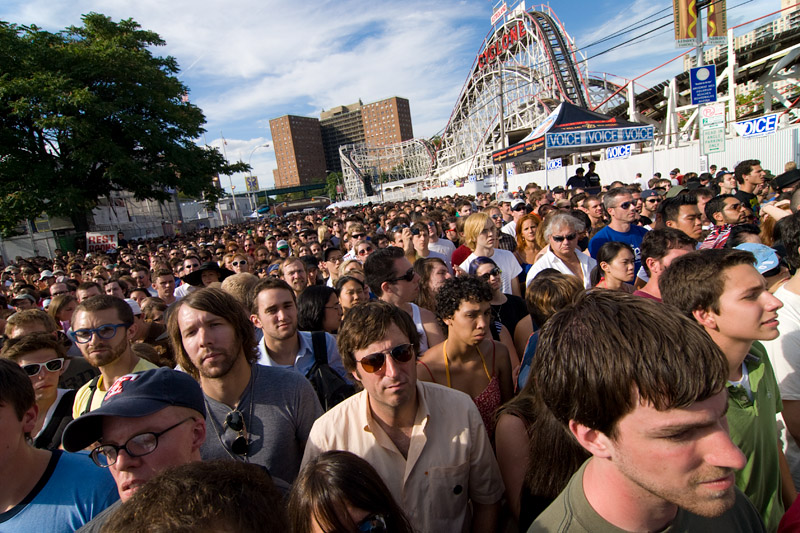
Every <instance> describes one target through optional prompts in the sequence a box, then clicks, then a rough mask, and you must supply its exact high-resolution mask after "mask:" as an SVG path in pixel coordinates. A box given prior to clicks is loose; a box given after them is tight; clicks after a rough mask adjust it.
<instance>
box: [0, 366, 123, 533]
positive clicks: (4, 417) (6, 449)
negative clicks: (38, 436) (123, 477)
mask: <svg viewBox="0 0 800 533" xmlns="http://www.w3.org/2000/svg"><path fill="white" fill-rule="evenodd" d="M40 371H42V370H40ZM43 371H47V370H43ZM37 414H38V407H37V406H36V397H35V395H34V391H33V385H32V384H31V380H30V378H29V377H28V376H27V375H26V373H25V371H23V370H22V368H20V367H19V365H17V363H15V362H13V361H11V360H9V359H2V358H0V479H2V483H0V502H2V504H0V531H14V532H22V533H27V532H29V531H30V532H32V533H33V532H37V533H38V532H41V531H47V532H48V533H50V532H55V533H60V532H64V533H67V532H72V531H75V530H76V529H78V528H79V527H81V526H82V525H84V524H85V523H87V522H88V521H89V520H91V519H92V517H94V516H95V515H97V514H98V513H100V512H101V511H102V510H103V509H105V508H106V507H108V506H109V505H111V504H112V503H114V502H115V501H116V500H118V499H119V495H118V494H117V491H116V490H115V486H114V480H113V479H112V477H111V474H110V473H109V472H108V470H103V469H100V468H93V467H92V464H91V463H92V461H91V460H90V459H89V457H88V456H86V455H79V454H71V453H65V452H62V451H61V450H55V451H48V450H40V449H37V448H34V447H33V446H31V445H30V444H29V443H28V442H27V441H28V439H29V438H30V434H31V432H32V431H33V429H34V426H35V425H36V417H37Z"/></svg>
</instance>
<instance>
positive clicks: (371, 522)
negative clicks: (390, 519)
mask: <svg viewBox="0 0 800 533" xmlns="http://www.w3.org/2000/svg"><path fill="white" fill-rule="evenodd" d="M356 528H358V529H357V530H356V531H358V532H359V533H386V532H387V531H389V530H388V529H387V528H386V519H385V518H384V517H383V515H381V514H371V515H369V516H368V517H366V518H365V519H364V520H362V521H360V522H359V523H358V524H356Z"/></svg>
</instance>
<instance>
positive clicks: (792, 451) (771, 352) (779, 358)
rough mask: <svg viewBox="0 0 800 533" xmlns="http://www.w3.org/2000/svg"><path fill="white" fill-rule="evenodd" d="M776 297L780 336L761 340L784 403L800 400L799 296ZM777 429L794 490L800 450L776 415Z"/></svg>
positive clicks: (799, 479)
mask: <svg viewBox="0 0 800 533" xmlns="http://www.w3.org/2000/svg"><path fill="white" fill-rule="evenodd" d="M775 297H776V298H778V299H779V300H780V301H781V302H783V307H781V308H780V309H778V324H779V325H778V331H780V336H779V337H778V338H777V339H775V340H772V341H761V344H763V345H764V348H766V349H767V355H768V356H769V359H770V361H771V362H772V367H773V369H774V371H775V380H776V381H777V382H778V388H779V390H780V392H781V399H783V400H800V295H798V294H795V293H793V292H791V291H790V290H788V289H787V288H786V286H785V285H784V286H782V287H780V288H778V290H776V291H775ZM777 422H778V428H780V429H781V433H782V435H781V436H782V438H783V439H784V441H785V442H786V460H787V461H788V463H789V471H790V472H791V473H792V480H793V481H794V485H795V487H798V486H800V447H798V445H797V442H795V440H794V439H793V438H792V436H791V435H790V434H789V431H788V430H787V429H786V428H785V426H784V423H783V417H782V416H781V415H780V413H778V415H777Z"/></svg>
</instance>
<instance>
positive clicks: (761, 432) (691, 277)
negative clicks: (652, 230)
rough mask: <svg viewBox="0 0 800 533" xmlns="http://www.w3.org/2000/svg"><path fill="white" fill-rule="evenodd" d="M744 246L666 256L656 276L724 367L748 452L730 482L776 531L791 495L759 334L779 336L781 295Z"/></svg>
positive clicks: (733, 420) (735, 434) (732, 418)
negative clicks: (717, 352) (718, 354)
mask: <svg viewBox="0 0 800 533" xmlns="http://www.w3.org/2000/svg"><path fill="white" fill-rule="evenodd" d="M754 264H755V258H754V256H753V254H751V253H750V252H745V251H743V250H731V249H714V250H700V251H697V252H692V253H689V254H686V255H684V256H682V257H679V258H678V259H676V260H675V261H673V262H672V264H671V265H670V267H669V268H668V269H667V271H666V272H665V274H664V275H663V276H662V278H661V280H660V288H661V295H662V297H663V299H664V302H665V303H669V304H673V305H675V306H677V307H678V308H679V309H680V310H681V311H682V312H683V313H684V314H685V315H687V316H688V317H690V318H693V319H694V320H696V321H697V323H699V324H700V325H701V326H703V328H704V329H705V330H706V332H707V333H708V335H709V336H710V337H711V338H712V339H713V341H714V343H715V344H716V345H717V346H718V347H719V348H720V349H721V350H722V353H724V354H725V358H726V360H727V366H728V383H727V389H728V393H729V398H728V424H729V426H730V434H731V438H732V439H733V442H734V443H735V444H736V445H737V446H738V447H739V448H740V449H741V450H742V452H743V453H744V454H745V456H746V457H747V464H746V465H745V466H744V468H742V469H741V470H740V471H739V472H737V474H736V486H737V487H739V488H740V489H741V490H742V492H744V493H745V495H746V496H747V497H749V498H750V500H751V501H752V502H753V505H755V507H756V509H758V511H759V513H760V514H761V517H762V518H763V520H764V524H765V525H766V528H767V531H776V530H777V529H778V524H779V522H780V519H781V517H782V516H783V513H784V508H785V507H786V508H788V507H789V505H791V503H792V502H793V501H794V498H795V497H796V491H795V490H794V487H793V484H792V479H791V475H790V474H789V468H788V464H787V463H786V458H785V457H784V455H783V452H782V451H781V444H780V441H779V439H778V436H777V431H778V430H777V427H776V424H775V416H776V414H777V413H779V412H780V411H781V398H780V393H779V391H778V384H777V382H776V381H775V375H774V373H773V371H772V365H771V364H770V361H769V358H768V357H767V355H766V351H765V350H764V347H763V346H762V345H761V344H760V343H759V342H757V341H760V340H772V339H775V338H776V337H777V336H778V320H777V316H778V315H777V310H778V309H780V308H781V306H782V304H781V302H780V301H779V300H778V299H777V298H775V297H774V296H773V295H772V294H770V293H769V292H768V291H767V284H766V280H765V279H764V277H763V276H762V275H761V274H759V273H758V270H756V268H755V266H753V265H754Z"/></svg>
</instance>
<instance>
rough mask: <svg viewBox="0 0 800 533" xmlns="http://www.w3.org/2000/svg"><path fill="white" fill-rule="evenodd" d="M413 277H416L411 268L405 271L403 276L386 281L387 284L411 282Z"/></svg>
mask: <svg viewBox="0 0 800 533" xmlns="http://www.w3.org/2000/svg"><path fill="white" fill-rule="evenodd" d="M415 275H416V272H414V269H413V268H409V269H408V270H406V273H405V274H403V275H402V276H398V277H396V278H391V279H388V280H386V281H388V282H389V283H396V282H398V281H400V280H403V281H411V280H413V279H414V276H415Z"/></svg>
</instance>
